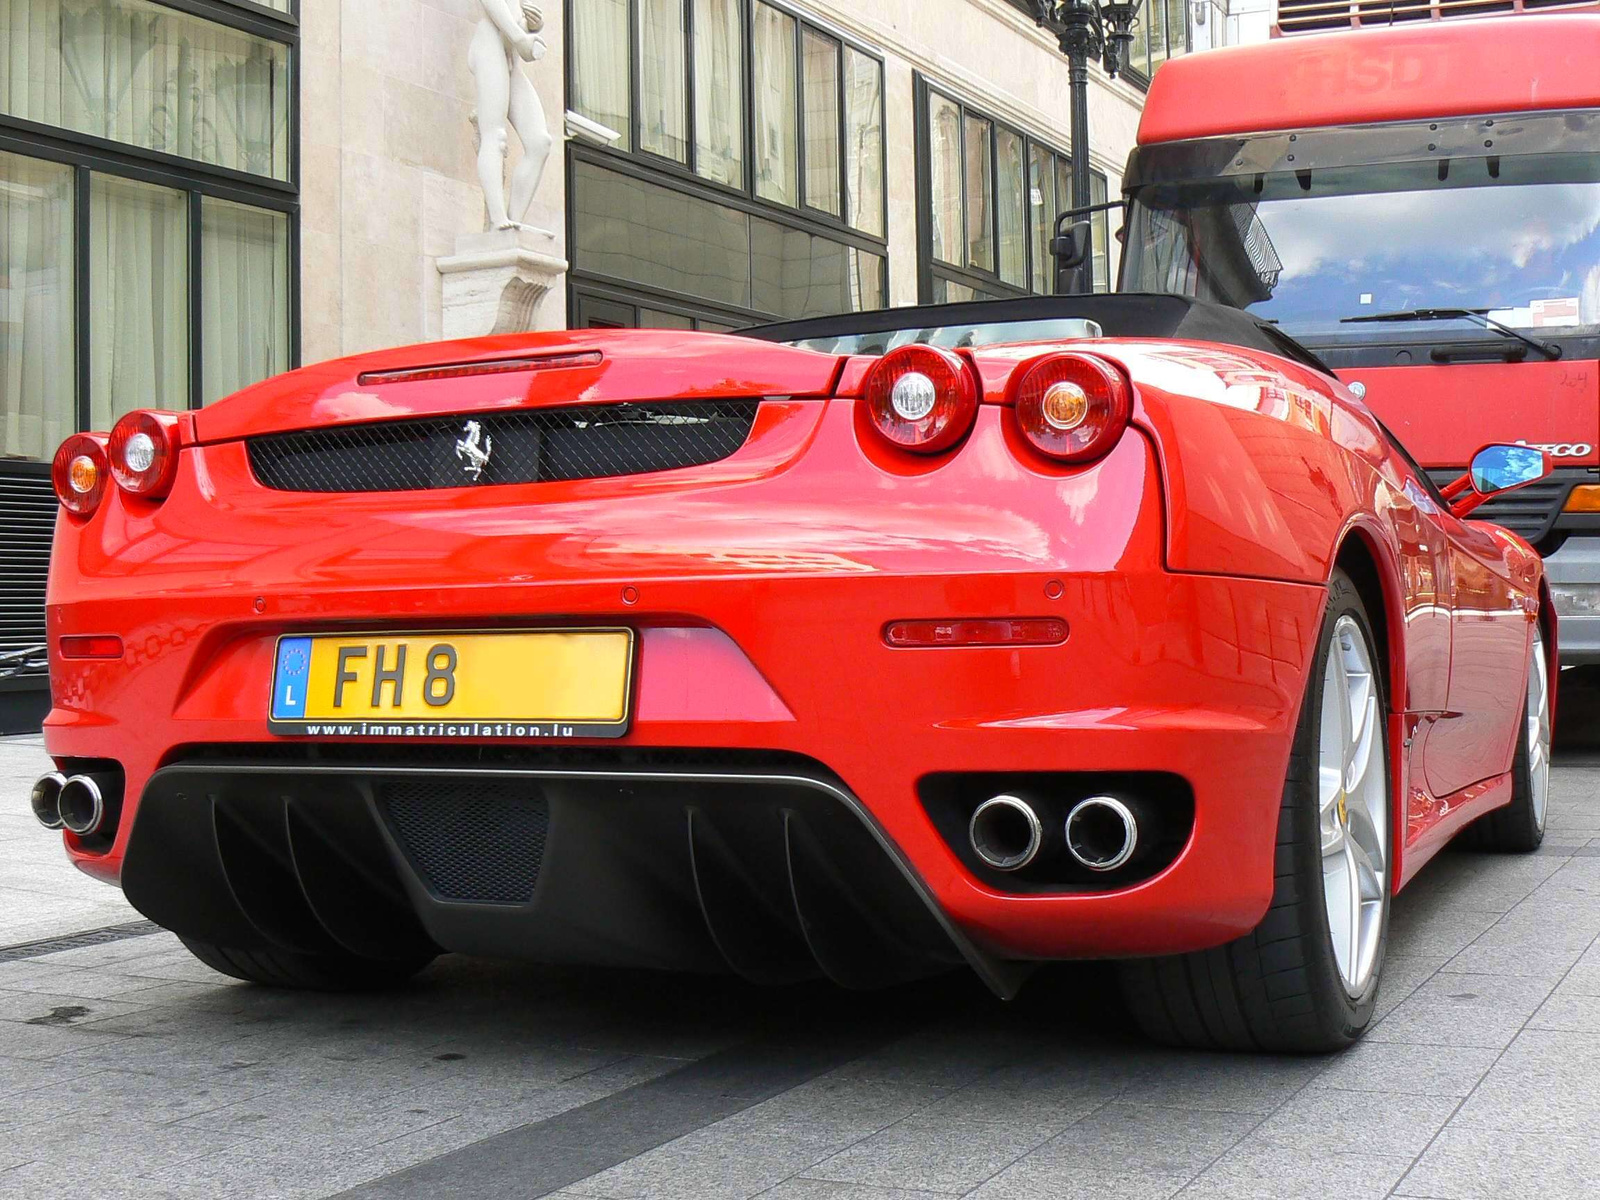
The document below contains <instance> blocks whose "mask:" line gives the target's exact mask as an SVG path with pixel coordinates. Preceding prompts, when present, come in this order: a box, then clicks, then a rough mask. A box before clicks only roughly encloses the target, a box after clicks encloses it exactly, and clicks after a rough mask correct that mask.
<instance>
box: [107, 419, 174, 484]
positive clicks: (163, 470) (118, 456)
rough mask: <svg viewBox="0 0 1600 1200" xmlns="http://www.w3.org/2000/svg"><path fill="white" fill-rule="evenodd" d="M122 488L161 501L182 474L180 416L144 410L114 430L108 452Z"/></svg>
mask: <svg viewBox="0 0 1600 1200" xmlns="http://www.w3.org/2000/svg"><path fill="white" fill-rule="evenodd" d="M106 452H107V454H108V455H109V456H110V459H111V474H112V475H113V476H115V477H116V481H117V484H118V486H119V487H121V488H122V490H123V491H125V492H130V493H132V494H133V495H135V496H144V497H146V498H148V499H151V500H158V499H160V498H161V497H162V496H165V495H166V494H167V493H168V492H169V491H171V490H172V480H173V478H174V477H175V476H176V475H177V473H178V414H177V413H168V412H153V411H150V410H148V409H140V410H138V411H136V412H131V413H129V414H128V415H127V416H125V417H123V418H122V420H120V421H118V422H117V423H116V424H115V425H113V426H112V427H111V441H110V445H109V446H108V447H107V450H106Z"/></svg>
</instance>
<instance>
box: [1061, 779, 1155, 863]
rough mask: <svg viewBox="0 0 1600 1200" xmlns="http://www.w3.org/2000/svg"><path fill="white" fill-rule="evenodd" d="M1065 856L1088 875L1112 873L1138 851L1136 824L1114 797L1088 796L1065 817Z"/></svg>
mask: <svg viewBox="0 0 1600 1200" xmlns="http://www.w3.org/2000/svg"><path fill="white" fill-rule="evenodd" d="M1066 835H1067V853H1068V854H1070V855H1072V857H1073V858H1075V859H1077V861H1078V862H1080V863H1081V864H1083V865H1084V866H1086V867H1088V868H1089V870H1091V871H1115V870H1116V869H1117V868H1118V867H1120V866H1122V865H1123V864H1124V863H1126V862H1127V861H1128V860H1129V859H1130V858H1132V857H1133V852H1134V851H1135V850H1136V849H1138V847H1139V822H1138V819H1137V818H1136V817H1135V816H1134V815H1133V810H1132V809H1130V808H1129V807H1128V806H1127V805H1126V804H1124V803H1123V802H1122V801H1121V800H1118V799H1117V798H1116V797H1115V796H1090V797H1089V798H1088V799H1087V800H1080V801H1078V803H1076V804H1075V805H1073V806H1072V811H1071V812H1069V813H1068V814H1067V825H1066Z"/></svg>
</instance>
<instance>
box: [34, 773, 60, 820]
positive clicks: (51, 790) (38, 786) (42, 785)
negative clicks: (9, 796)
mask: <svg viewBox="0 0 1600 1200" xmlns="http://www.w3.org/2000/svg"><path fill="white" fill-rule="evenodd" d="M66 782H67V777H66V776H65V775H63V774H62V773H61V772H60V771H49V772H46V773H45V774H43V775H41V776H39V778H38V779H36V780H34V781H33V791H32V792H31V793H30V794H29V796H28V800H29V802H30V803H31V804H32V805H33V815H34V816H36V817H38V818H39V824H41V825H43V826H44V827H45V828H46V829H60V828H61V785H62V784H64V783H66Z"/></svg>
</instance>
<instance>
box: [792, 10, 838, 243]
mask: <svg viewBox="0 0 1600 1200" xmlns="http://www.w3.org/2000/svg"><path fill="white" fill-rule="evenodd" d="M800 61H801V65H802V67H803V68H804V70H805V91H804V93H803V94H804V96H805V113H806V124H805V138H806V203H807V204H809V205H810V206H811V207H812V208H819V209H821V210H822V211H823V212H827V213H832V214H833V215H834V216H836V217H837V216H840V215H842V213H841V210H840V207H839V43H838V42H836V41H834V40H833V39H832V38H827V37H823V36H822V35H821V34H817V33H813V32H812V31H811V30H809V29H807V30H806V31H805V32H804V33H803V34H801V37H800Z"/></svg>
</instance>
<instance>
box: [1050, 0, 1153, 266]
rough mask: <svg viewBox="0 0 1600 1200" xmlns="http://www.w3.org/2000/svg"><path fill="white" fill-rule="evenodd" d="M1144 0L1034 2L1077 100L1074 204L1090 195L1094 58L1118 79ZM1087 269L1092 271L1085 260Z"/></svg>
mask: <svg viewBox="0 0 1600 1200" xmlns="http://www.w3.org/2000/svg"><path fill="white" fill-rule="evenodd" d="M1138 12H1139V0H1033V19H1034V20H1035V21H1036V22H1038V24H1039V27H1040V28H1041V29H1046V30H1049V31H1050V32H1051V33H1053V34H1055V36H1056V40H1057V42H1058V43H1059V44H1060V46H1061V53H1062V54H1064V55H1066V57H1067V72H1068V74H1067V82H1068V85H1069V86H1070V87H1071V89H1072V92H1071V97H1070V99H1071V104H1072V208H1073V210H1074V211H1078V210H1083V209H1087V208H1088V207H1089V206H1090V204H1091V201H1090V199H1089V60H1090V59H1091V58H1098V59H1099V60H1100V65H1101V66H1103V67H1104V68H1105V71H1106V74H1107V75H1110V76H1111V78H1113V79H1115V78H1116V77H1117V76H1118V75H1119V74H1121V73H1122V69H1123V67H1125V66H1126V65H1127V61H1128V44H1129V43H1130V42H1132V41H1133V26H1134V20H1135V18H1136V17H1137V15H1138ZM1081 269H1082V270H1084V271H1087V270H1089V266H1088V264H1085V265H1084V266H1083V267H1082V268H1081Z"/></svg>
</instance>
